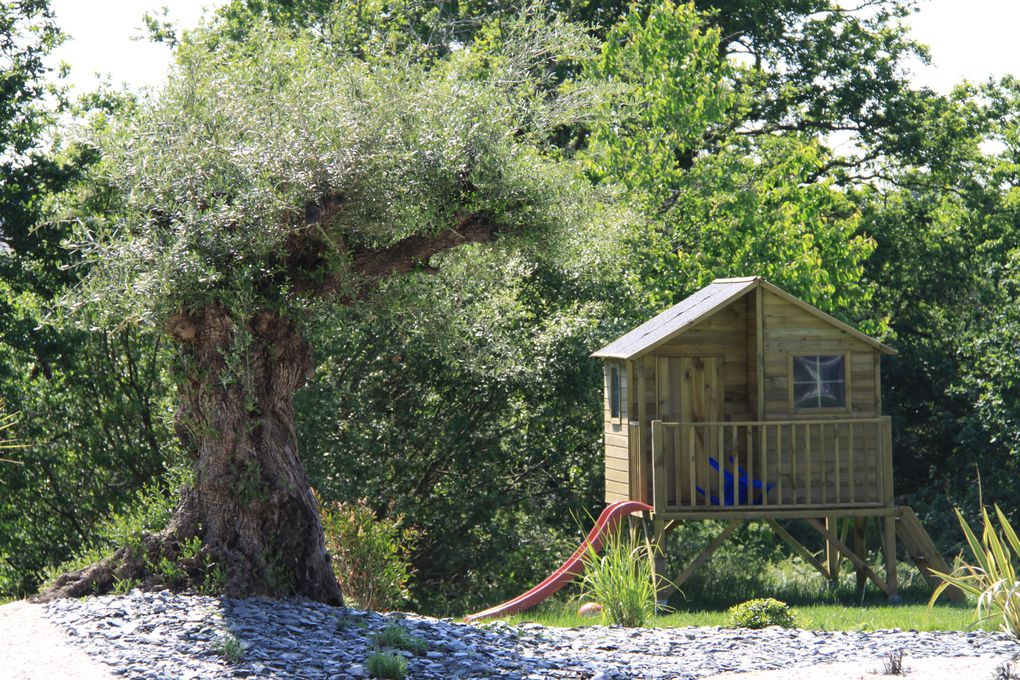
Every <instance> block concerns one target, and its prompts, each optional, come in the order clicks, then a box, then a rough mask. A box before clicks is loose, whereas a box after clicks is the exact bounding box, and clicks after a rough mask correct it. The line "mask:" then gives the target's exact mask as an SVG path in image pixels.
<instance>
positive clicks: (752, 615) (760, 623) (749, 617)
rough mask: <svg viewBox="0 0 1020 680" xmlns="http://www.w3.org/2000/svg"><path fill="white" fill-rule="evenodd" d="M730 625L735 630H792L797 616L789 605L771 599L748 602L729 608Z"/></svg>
mask: <svg viewBox="0 0 1020 680" xmlns="http://www.w3.org/2000/svg"><path fill="white" fill-rule="evenodd" d="M730 625H731V626H733V627H735V628H754V629H759V628H768V627H769V626H781V627H783V628H793V627H794V626H795V625H797V616H796V614H795V613H794V612H793V610H792V609H790V605H788V604H786V603H785V602H782V601H780V600H776V599H774V598H771V597H767V598H764V599H757V600H748V601H747V602H741V603H740V604H738V605H734V606H733V607H731V608H730Z"/></svg>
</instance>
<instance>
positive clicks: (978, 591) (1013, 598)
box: [928, 505, 1020, 637]
mask: <svg viewBox="0 0 1020 680" xmlns="http://www.w3.org/2000/svg"><path fill="white" fill-rule="evenodd" d="M995 515H996V517H997V518H998V520H999V529H1000V530H1001V534H1000V531H999V530H996V528H995V524H994V523H993V521H992V519H991V517H989V515H988V509H987V508H985V507H982V508H981V520H982V524H983V527H982V532H981V538H980V540H979V539H978V537H977V534H975V533H974V530H973V529H971V527H970V524H968V523H967V520H966V519H964V517H963V514H962V513H961V512H960V511H959V510H956V517H957V519H958V520H959V521H960V527H961V528H962V529H963V533H964V535H965V536H966V537H967V544H968V545H969V546H970V551H971V552H972V553H973V554H974V558H975V563H974V564H967V563H966V562H958V563H957V565H956V568H955V569H953V573H952V574H938V573H937V572H936V574H937V576H938V577H939V578H941V579H942V581H943V582H942V583H941V584H939V587H938V588H936V589H935V592H934V593H933V594H932V596H931V600H930V601H929V602H928V608H929V610H930V609H931V606H932V605H933V604H934V603H935V599H936V598H937V597H938V596H939V595H941V594H942V591H944V590H945V589H946V588H948V587H949V586H956V587H957V588H959V589H960V590H962V591H963V592H965V593H967V594H968V595H973V596H974V597H975V598H977V611H976V612H975V618H976V619H977V621H978V623H985V622H986V621H990V620H998V621H999V624H1000V627H1001V628H1002V630H1003V631H1005V632H1006V633H1009V634H1010V635H1013V636H1015V637H1020V573H1018V572H1020V565H1018V564H1017V561H1018V560H1020V537H1017V534H1016V531H1014V529H1013V525H1012V524H1010V523H1009V519H1007V518H1006V515H1005V513H1003V512H1002V510H1001V509H1000V508H999V506H998V505H996V506H995Z"/></svg>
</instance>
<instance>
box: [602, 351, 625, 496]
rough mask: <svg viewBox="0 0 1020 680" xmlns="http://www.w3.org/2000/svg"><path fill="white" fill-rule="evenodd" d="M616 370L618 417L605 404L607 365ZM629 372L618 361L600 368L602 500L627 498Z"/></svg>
mask: <svg viewBox="0 0 1020 680" xmlns="http://www.w3.org/2000/svg"><path fill="white" fill-rule="evenodd" d="M613 366H615V367H616V368H618V369H619V371H620V417H619V418H613V414H612V408H611V407H610V404H609V382H610V376H611V370H610V369H611V367H613ZM629 373H630V371H628V370H627V366H626V364H625V363H624V362H622V361H615V362H614V361H607V362H606V364H605V367H604V371H603V400H602V401H603V411H604V426H603V440H604V443H605V447H606V455H605V480H606V495H605V500H606V503H615V502H616V501H626V500H630V442H629V438H628V427H627V421H628V419H629V410H630V409H629V406H630V397H629V395H630V390H629V387H630V383H631V377H630V375H629Z"/></svg>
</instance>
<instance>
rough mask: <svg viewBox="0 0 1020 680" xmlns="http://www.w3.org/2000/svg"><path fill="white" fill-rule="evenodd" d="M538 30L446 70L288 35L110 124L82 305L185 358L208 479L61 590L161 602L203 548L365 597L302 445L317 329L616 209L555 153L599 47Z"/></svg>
mask: <svg viewBox="0 0 1020 680" xmlns="http://www.w3.org/2000/svg"><path fill="white" fill-rule="evenodd" d="M517 30H518V31H519V35H517V36H516V37H514V36H513V35H511V36H510V39H508V40H505V41H504V45H505V47H504V48H503V49H502V51H501V52H500V53H497V54H493V53H491V52H486V53H484V54H482V53H479V54H474V53H473V52H472V50H471V49H470V47H465V48H463V49H460V50H457V51H455V52H454V53H453V54H452V55H451V56H450V57H449V58H447V59H446V60H444V61H443V62H441V63H438V64H432V65H430V66H423V65H418V64H415V63H413V62H408V63H394V62H389V63H379V62H373V63H365V62H364V61H359V60H356V59H347V58H344V57H343V56H342V55H341V56H338V55H337V54H336V53H335V52H330V51H328V50H327V48H325V47H323V46H322V44H321V42H319V41H316V40H315V39H313V38H310V37H307V36H301V35H297V36H295V35H294V34H292V33H284V32H283V31H280V30H278V29H272V28H259V29H257V30H255V31H254V32H253V34H252V35H251V36H250V37H249V39H248V40H246V41H245V42H243V43H234V44H229V43H225V42H223V41H220V40H217V39H216V37H215V33H214V32H209V33H206V34H202V33H197V34H193V35H192V36H190V37H188V38H186V39H185V41H184V42H183V43H182V44H181V46H180V47H179V48H178V57H177V65H176V67H175V70H174V72H173V73H172V74H171V76H170V77H169V80H168V82H167V83H166V85H165V87H164V88H163V89H162V90H161V91H160V92H159V93H158V94H157V95H155V96H154V97H152V98H151V100H149V101H146V102H143V103H141V104H139V105H138V106H137V107H135V108H134V109H133V110H132V111H131V112H130V113H129V114H126V115H122V116H117V117H115V118H111V119H110V120H102V119H97V120H94V121H92V128H93V129H94V130H96V132H95V133H94V135H93V138H92V142H93V143H94V144H95V145H96V147H97V148H98V150H99V152H100V153H101V156H102V160H101V161H100V162H99V163H98V164H97V165H96V166H95V168H94V170H93V172H92V173H91V175H90V176H89V177H88V178H87V180H86V181H85V182H83V183H81V184H80V185H79V186H78V187H77V188H76V190H75V192H74V193H73V194H72V195H70V196H69V197H68V198H67V199H66V200H65V206H70V207H69V208H65V209H67V210H68V211H69V212H70V214H71V215H72V216H73V217H74V219H75V220H76V221H77V223H78V229H77V237H76V239H75V247H76V248H77V249H78V250H79V251H80V252H81V255H82V256H83V261H84V262H85V264H84V265H83V267H84V271H83V275H82V278H81V280H80V283H79V284H78V285H77V286H76V287H75V288H74V290H73V291H71V292H70V293H69V294H68V296H67V303H68V304H69V305H70V307H71V308H72V309H76V310H81V311H83V313H85V315H84V318H88V319H89V320H90V321H91V322H92V323H98V324H99V325H102V326H106V327H116V326H119V325H125V324H144V325H147V326H149V327H152V328H154V329H158V330H160V331H161V332H165V333H166V334H167V335H169V336H170V337H171V338H172V339H173V340H174V341H175V342H176V346H177V354H176V377H177V383H178V390H179V395H180V403H179V406H178V409H177V412H176V429H177V433H178V435H179V437H180V439H181V442H182V445H183V447H184V449H185V450H186V451H187V452H188V453H189V454H190V455H191V456H192V457H193V459H194V470H195V477H194V482H193V484H191V485H190V486H189V487H188V488H187V489H185V490H184V491H183V493H182V497H181V501H180V504H179V506H178V507H177V509H176V511H175V512H174V514H173V516H172V518H171V520H170V522H169V525H168V526H167V528H166V529H165V530H164V531H162V532H161V533H159V534H156V535H149V536H146V537H145V541H144V545H143V546H142V548H141V550H139V549H137V548H136V549H134V550H131V549H127V548H125V549H121V550H120V551H118V552H117V553H116V554H114V555H112V556H110V557H108V558H106V559H105V560H103V561H101V562H99V563H97V564H94V565H92V566H90V567H87V568H86V569H84V570H81V571H79V572H76V573H72V574H66V575H64V576H62V577H61V578H59V579H58V580H57V581H56V582H55V584H54V585H53V586H52V587H51V589H50V590H49V591H48V594H50V595H75V594H80V593H83V592H87V591H90V590H97V589H98V590H102V589H105V588H108V587H109V585H110V584H111V583H112V580H113V579H114V578H115V577H116V578H126V577H129V576H130V577H132V578H139V577H141V578H144V579H147V580H146V582H154V581H155V580H158V579H159V578H160V577H159V575H158V574H156V575H154V574H152V573H151V572H153V571H158V570H153V569H152V565H153V564H155V563H157V562H158V560H160V559H163V558H165V557H167V556H169V557H170V558H174V557H179V556H180V555H181V549H180V546H181V545H182V544H183V543H184V542H185V541H186V540H189V539H190V543H189V544H193V542H194V537H199V538H200V539H201V543H202V555H203V556H204V562H203V563H204V564H212V563H215V564H216V565H218V568H219V569H220V570H222V573H225V574H226V583H225V586H226V591H227V592H228V593H233V594H251V593H264V594H286V593H295V594H298V595H302V596H306V597H310V598H313V599H317V600H320V601H323V602H333V603H339V602H340V601H341V596H340V591H339V589H338V587H337V583H336V581H335V579H334V577H333V574H332V571H331V568H330V563H329V557H328V555H327V553H326V550H325V547H324V541H323V534H322V526H321V523H320V519H319V514H318V510H317V507H316V502H315V499H314V497H313V496H312V493H311V491H310V490H309V486H308V483H307V481H306V477H305V471H304V468H303V466H302V463H301V461H300V459H299V457H298V448H297V440H296V435H295V431H296V430H295V414H294V407H293V401H292V400H293V395H294V393H295V391H296V390H298V389H299V388H300V387H301V386H302V385H303V384H304V383H305V381H306V380H307V379H308V378H309V376H310V375H311V372H312V370H313V367H314V362H313V351H312V349H313V348H312V347H311V346H310V343H309V342H308V340H307V338H306V334H305V330H304V329H305V324H306V321H307V319H308V318H309V315H310V314H312V313H314V312H315V311H316V310H317V309H321V308H322V306H323V305H337V304H344V305H352V304H374V303H375V302H377V298H376V297H375V296H376V295H377V288H378V283H379V282H380V281H381V280H382V279H384V278H386V277H390V276H394V275H397V274H402V273H409V272H423V273H424V272H429V271H432V270H433V269H434V268H435V267H436V266H437V265H438V264H440V261H441V259H442V257H441V254H442V253H443V252H444V251H447V250H449V249H452V248H455V247H458V246H463V245H466V244H480V243H486V242H492V241H495V240H502V239H507V240H511V241H513V242H516V243H521V244H530V245H531V246H534V245H535V244H536V243H539V242H542V243H544V242H545V240H546V239H547V238H551V236H552V235H553V234H555V233H556V232H557V231H560V230H563V229H569V227H570V225H571V224H572V223H574V222H576V221H577V220H579V219H582V218H583V215H584V214H585V210H583V208H585V207H590V204H591V201H592V200H594V197H593V194H592V192H591V191H590V187H588V186H587V185H586V184H585V182H584V181H583V179H581V178H582V175H581V173H580V172H579V171H578V170H577V169H576V168H575V167H574V164H573V163H571V162H570V161H567V160H563V159H562V158H561V156H560V155H558V154H555V153H549V148H551V147H549V144H550V142H549V140H550V139H552V136H553V135H552V133H553V131H554V130H555V129H556V127H557V126H562V125H569V124H571V123H572V122H573V121H574V120H575V118H576V115H579V114H581V113H582V112H583V111H584V110H585V109H586V108H588V102H587V100H586V95H585V94H584V93H585V92H588V91H590V88H587V87H586V88H571V86H570V84H569V83H567V84H565V85H563V86H560V87H558V88H556V89H552V90H550V89H549V88H548V87H547V86H546V83H547V82H548V78H550V77H551V74H552V73H553V71H554V70H555V68H556V65H557V61H559V60H562V59H566V58H571V57H573V58H583V57H584V56H585V55H586V53H587V52H588V51H589V50H590V45H589V43H588V42H587V40H586V39H585V38H584V37H583V35H581V34H579V33H577V32H576V31H573V30H571V29H568V27H566V26H563V25H558V24H554V25H545V26H527V25H523V24H522V25H521V26H519V27H518V29H517ZM97 197H100V198H97ZM82 204H88V205H93V206H94V205H97V204H102V205H104V206H105V208H104V209H103V210H90V211H78V212H75V210H74V207H73V206H74V205H82ZM586 204H587V206H586ZM338 417H357V414H338ZM185 566H187V565H185ZM164 584H165V583H164Z"/></svg>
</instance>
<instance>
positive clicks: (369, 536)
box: [322, 500, 419, 611]
mask: <svg viewBox="0 0 1020 680" xmlns="http://www.w3.org/2000/svg"><path fill="white" fill-rule="evenodd" d="M403 523H404V517H403V516H402V515H400V516H397V517H395V518H391V517H382V518H380V517H377V516H376V514H375V512H374V511H373V510H372V508H370V507H369V506H368V503H367V502H366V501H365V500H360V501H358V502H357V503H333V504H331V505H324V506H323V507H322V528H323V530H324V531H325V534H326V548H327V549H328V550H329V552H330V555H332V557H333V572H334V573H335V574H336V577H337V580H338V581H339V582H340V590H341V591H342V592H343V595H344V597H345V598H347V599H348V600H349V601H350V602H352V603H354V604H355V605H357V606H359V607H361V608H363V609H372V610H382V611H385V610H388V609H394V608H396V607H398V606H400V605H401V604H403V603H404V602H406V601H407V599H408V597H409V595H410V593H409V592H408V590H407V582H408V580H409V579H410V578H411V574H412V573H413V569H412V567H411V560H410V553H411V546H412V545H413V543H414V541H415V540H417V538H418V536H419V532H418V531H417V530H415V529H412V528H410V527H405V526H403Z"/></svg>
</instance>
